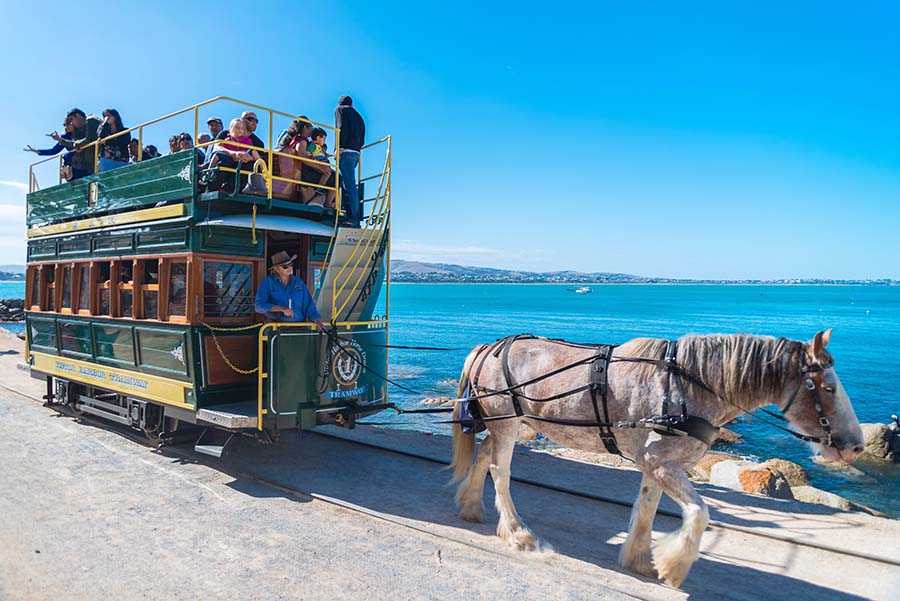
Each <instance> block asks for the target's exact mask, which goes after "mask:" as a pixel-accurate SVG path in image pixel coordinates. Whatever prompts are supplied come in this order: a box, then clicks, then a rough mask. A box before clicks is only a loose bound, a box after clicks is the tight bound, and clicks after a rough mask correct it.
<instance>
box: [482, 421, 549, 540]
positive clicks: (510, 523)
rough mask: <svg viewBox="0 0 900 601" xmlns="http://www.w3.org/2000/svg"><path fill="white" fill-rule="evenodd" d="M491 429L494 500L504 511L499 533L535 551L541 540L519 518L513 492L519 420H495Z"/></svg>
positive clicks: (504, 537)
mask: <svg viewBox="0 0 900 601" xmlns="http://www.w3.org/2000/svg"><path fill="white" fill-rule="evenodd" d="M488 429H489V430H490V432H491V438H492V439H493V441H494V442H493V445H492V449H491V450H492V453H491V459H492V460H491V478H492V479H493V481H494V490H495V492H496V496H495V499H494V503H495V505H496V507H497V511H498V512H499V513H500V520H499V522H498V523H497V536H499V537H500V538H501V539H502V540H504V541H506V542H507V543H508V544H509V545H511V546H513V547H515V548H516V549H518V550H520V551H532V550H535V549H537V548H538V542H537V539H536V538H535V536H534V533H533V532H531V530H529V529H528V527H527V526H526V525H525V523H524V522H523V521H522V518H521V517H519V514H518V512H517V511H516V507H515V505H513V501H512V497H511V496H510V494H509V480H510V472H509V468H510V464H511V463H512V456H513V450H514V448H515V444H516V438H517V436H518V432H519V420H509V421H504V422H494V423H493V424H492V426H490V427H489V428H488Z"/></svg>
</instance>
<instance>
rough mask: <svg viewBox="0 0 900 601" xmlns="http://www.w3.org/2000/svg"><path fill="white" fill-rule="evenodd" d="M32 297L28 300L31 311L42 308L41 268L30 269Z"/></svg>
mask: <svg viewBox="0 0 900 601" xmlns="http://www.w3.org/2000/svg"><path fill="white" fill-rule="evenodd" d="M29 269H30V270H31V274H30V276H31V277H30V282H31V296H30V297H29V299H28V306H29V308H30V309H32V310H35V309H40V308H41V269H40V267H30V268H29Z"/></svg>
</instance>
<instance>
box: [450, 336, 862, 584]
mask: <svg viewBox="0 0 900 601" xmlns="http://www.w3.org/2000/svg"><path fill="white" fill-rule="evenodd" d="M830 336H831V330H827V331H824V332H819V333H818V334H816V336H815V338H814V339H813V340H811V341H809V342H807V343H803V342H799V341H791V340H787V339H784V338H778V339H776V338H771V337H762V336H750V335H710V336H696V335H687V336H684V337H682V338H680V339H679V340H677V342H676V344H671V343H669V342H668V341H666V340H661V339H654V338H636V339H634V340H631V341H629V342H626V343H625V344H622V345H621V346H617V347H614V349H612V353H611V357H608V363H606V364H605V365H606V372H607V374H606V376H607V377H606V384H605V386H606V388H605V390H604V392H605V395H606V402H607V414H606V415H602V414H601V412H600V410H599V408H598V407H597V404H598V401H597V396H596V391H594V394H593V395H592V393H591V391H590V390H589V389H588V388H587V387H586V386H584V384H586V383H587V382H589V381H590V375H589V370H591V368H592V365H593V360H592V358H593V357H595V356H596V353H597V349H596V347H593V346H589V345H576V344H571V343H565V342H562V341H553V340H547V339H543V338H535V337H524V338H513V339H504V340H501V341H498V342H496V343H494V344H493V345H481V346H479V347H476V348H475V349H473V350H472V352H471V353H470V354H469V356H468V358H467V359H466V362H465V365H464V367H463V371H462V376H461V377H460V387H459V396H460V397H463V395H465V394H466V393H465V391H466V390H468V391H470V394H471V395H473V396H475V397H477V400H476V402H477V410H478V412H479V413H480V418H481V419H484V420H485V421H484V422H483V423H484V425H485V426H486V427H487V430H488V435H487V437H486V438H485V439H484V441H483V442H482V443H481V446H480V447H479V450H478V454H477V457H476V454H475V435H474V433H464V432H463V429H462V427H461V425H460V424H458V423H456V424H454V426H453V463H452V468H453V470H454V471H453V481H454V482H459V488H458V490H457V494H456V503H457V505H458V506H459V508H460V513H459V516H460V517H461V518H463V519H465V520H468V521H472V522H482V521H484V505H483V503H482V497H483V495H484V481H485V477H486V476H487V472H488V470H490V472H491V477H492V479H493V481H494V488H495V489H496V499H495V503H496V507H497V511H498V512H499V514H500V520H499V523H498V525H497V535H498V536H499V537H500V538H501V539H503V540H505V541H506V542H507V543H508V544H510V545H512V546H514V547H516V548H518V549H521V550H529V549H535V548H537V546H538V541H537V539H536V538H535V536H534V534H533V533H532V532H531V530H529V529H528V527H527V526H525V524H524V522H523V521H522V518H520V517H519V514H518V513H517V512H516V508H515V506H514V505H513V502H512V498H511V497H510V494H509V481H510V462H511V460H512V456H513V447H514V445H515V442H516V437H517V433H518V431H519V424H520V423H521V422H526V423H528V424H529V425H530V426H531V427H532V428H534V429H535V430H537V431H538V432H541V433H543V434H544V435H545V436H547V437H548V438H549V439H551V440H553V441H555V442H557V443H559V444H561V445H563V446H566V447H570V448H574V449H582V450H585V451H593V452H604V451H606V445H605V444H604V442H603V441H602V440H601V438H600V436H599V432H598V428H595V427H583V426H582V427H578V426H577V425H573V424H576V423H578V424H582V425H583V424H585V423H594V424H596V423H600V422H604V423H608V424H617V425H614V426H612V430H611V431H612V434H613V435H614V437H615V440H614V444H615V445H616V446H617V447H618V449H619V450H620V452H621V454H622V455H624V456H625V457H627V458H628V459H630V460H632V461H634V464H635V465H636V466H637V467H638V468H639V469H640V470H641V472H642V473H643V479H642V481H641V487H640V493H639V494H638V498H637V501H636V502H635V504H634V506H633V509H632V512H631V520H630V524H629V529H628V537H627V539H626V541H625V544H624V545H623V546H622V548H621V550H620V553H619V562H620V563H621V564H622V565H623V566H624V567H625V568H627V569H629V570H633V571H635V572H638V573H640V574H643V575H645V576H649V577H652V578H661V579H663V580H665V581H666V582H667V583H668V584H670V585H671V586H675V587H678V586H680V585H681V583H682V582H683V581H684V579H685V577H686V576H687V574H688V571H689V570H690V568H691V565H692V564H693V563H694V561H696V559H697V557H698V555H699V549H700V538H701V536H702V534H703V531H704V529H705V528H706V525H707V523H708V522H709V511H708V509H707V507H706V504H705V503H704V502H703V499H701V498H700V495H699V494H697V491H695V490H694V487H693V486H692V485H691V483H690V481H689V480H688V478H687V476H686V475H685V469H686V468H689V467H691V466H692V465H694V464H695V463H696V462H697V461H698V460H699V459H700V458H701V457H703V455H704V454H705V453H706V452H707V450H708V449H709V443H708V442H704V441H703V440H700V437H695V436H693V435H672V432H671V431H669V432H661V431H660V429H658V428H657V429H654V428H651V427H644V426H648V424H647V422H642V421H641V420H644V419H645V418H649V417H653V416H660V415H661V400H662V399H663V398H664V397H665V398H666V399H667V400H668V399H670V400H671V406H669V407H668V413H670V414H671V413H675V414H678V413H680V411H679V410H678V408H679V407H680V408H683V409H685V410H686V413H687V414H688V415H690V416H691V417H692V418H702V420H706V422H708V426H709V428H718V427H720V426H722V425H723V424H726V423H728V422H730V421H731V420H733V419H735V418H736V417H738V416H739V415H741V414H743V413H746V412H748V411H752V410H754V409H756V408H758V407H761V406H763V405H768V404H777V405H778V406H779V408H780V409H781V410H782V412H783V413H784V414H785V417H786V418H787V421H788V422H790V424H791V425H792V426H793V427H794V428H795V429H796V430H797V431H798V432H792V433H793V434H794V435H796V436H798V437H801V435H802V436H803V439H804V440H806V441H808V442H810V444H812V445H813V447H816V448H817V450H818V451H819V452H820V453H821V454H822V455H823V457H824V458H826V459H828V460H833V461H841V462H845V463H851V462H853V461H854V460H855V459H856V458H857V457H858V456H859V455H860V453H861V452H862V450H863V435H862V429H861V428H860V426H859V422H858V421H857V419H856V415H855V413H854V412H853V408H852V407H851V406H850V401H849V399H848V398H847V394H846V392H845V391H844V388H843V387H842V386H841V382H840V380H839V379H838V376H837V374H836V373H835V371H834V368H833V365H834V362H833V359H832V357H831V355H830V354H829V353H828V351H826V350H825V347H826V346H827V345H828V341H829V338H830ZM500 344H506V345H509V348H507V349H504V350H505V351H506V352H504V353H499V352H497V349H499V346H498V345H500ZM667 351H668V352H669V353H670V354H671V355H672V357H671V360H670V361H668V362H666V361H663V357H665V356H666V354H667ZM504 363H505V365H504ZM572 365H574V367H572V368H571V369H561V368H564V367H565V366H572ZM547 374H552V375H550V376H549V377H547ZM673 378H675V379H680V381H678V382H677V385H675V384H672V380H673ZM510 387H513V389H512V391H510V392H505V393H504V392H502V391H504V390H507V389H509V388H510ZM568 391H571V394H567V392H568ZM511 393H512V394H511ZM513 395H515V397H516V398H513ZM554 397H555V398H554ZM551 398H552V399H553V400H549V401H547V400H546V399H551ZM514 404H516V405H517V406H518V408H519V409H518V411H516V412H513V405H514ZM453 415H454V420H458V419H459V415H460V406H459V403H457V404H456V408H455V409H454V413H453ZM510 415H511V416H512V417H510V418H507V419H498V420H496V421H491V420H490V418H491V417H492V416H493V417H498V416H501V417H502V416H510ZM529 416H531V417H529ZM536 418H541V419H536ZM607 418H608V421H607ZM544 420H549V421H544ZM702 420H700V421H701V422H702ZM554 422H557V423H554ZM558 422H565V423H558ZM623 424H624V425H623ZM629 425H630V427H629ZM663 429H665V428H663ZM607 440H608V439H607ZM473 458H474V461H473ZM663 492H665V493H666V494H668V495H669V496H670V497H671V498H672V499H673V500H675V502H677V503H678V505H679V506H680V507H681V511H682V525H681V527H680V528H679V529H678V530H676V531H674V532H672V533H670V534H668V535H666V536H665V537H664V538H662V539H661V540H659V541H658V542H656V543H655V544H654V545H651V529H652V525H653V517H654V515H655V514H656V509H657V505H658V503H659V499H660V495H661V493H663Z"/></svg>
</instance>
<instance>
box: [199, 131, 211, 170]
mask: <svg viewBox="0 0 900 601" xmlns="http://www.w3.org/2000/svg"><path fill="white" fill-rule="evenodd" d="M208 142H212V136H210V135H209V134H200V135H199V136H197V148H199V149H200V150H202V151H203V163H202V164H201V165H200V167H201V168H203V169H205V168H206V167H208V166H209V159H211V158H212V145H211V144H210V145H207V146H203V144H207V143H208ZM207 157H209V158H207Z"/></svg>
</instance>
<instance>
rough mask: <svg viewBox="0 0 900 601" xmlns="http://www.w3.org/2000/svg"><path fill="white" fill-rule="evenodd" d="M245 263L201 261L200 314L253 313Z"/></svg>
mask: <svg viewBox="0 0 900 601" xmlns="http://www.w3.org/2000/svg"><path fill="white" fill-rule="evenodd" d="M250 275H251V270H250V265H249V264H248V263H220V262H213V261H205V262H204V263H203V314H204V315H205V316H206V317H249V316H251V315H253V291H252V290H251V288H250V284H251V281H250Z"/></svg>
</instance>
